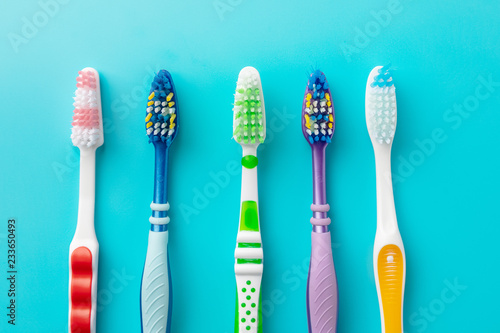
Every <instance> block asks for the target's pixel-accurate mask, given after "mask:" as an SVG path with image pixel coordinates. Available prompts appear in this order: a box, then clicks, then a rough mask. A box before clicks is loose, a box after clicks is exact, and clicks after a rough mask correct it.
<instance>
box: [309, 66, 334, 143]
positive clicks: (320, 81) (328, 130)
mask: <svg viewBox="0 0 500 333" xmlns="http://www.w3.org/2000/svg"><path fill="white" fill-rule="evenodd" d="M334 131H335V112H334V110H333V102H332V94H331V93H330V86H329V85H328V81H327V80H326V77H325V74H323V72H321V71H319V70H315V71H314V72H312V73H311V75H310V76H309V81H307V88H306V92H305V94H304V102H303V103H302V133H303V134H304V137H305V138H306V140H307V142H309V144H310V145H311V146H312V145H318V144H323V145H327V144H328V143H330V142H332V136H333V132H334Z"/></svg>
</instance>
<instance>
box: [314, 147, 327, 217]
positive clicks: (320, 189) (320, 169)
mask: <svg viewBox="0 0 500 333" xmlns="http://www.w3.org/2000/svg"><path fill="white" fill-rule="evenodd" d="M325 148H326V145H322V144H314V145H313V146H312V160H313V204H315V205H325V204H326V179H325ZM324 214H325V215H326V213H324Z"/></svg>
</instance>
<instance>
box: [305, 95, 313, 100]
mask: <svg viewBox="0 0 500 333" xmlns="http://www.w3.org/2000/svg"><path fill="white" fill-rule="evenodd" d="M311 98H312V95H311V93H309V94H307V95H306V99H307V100H308V101H310V100H311Z"/></svg>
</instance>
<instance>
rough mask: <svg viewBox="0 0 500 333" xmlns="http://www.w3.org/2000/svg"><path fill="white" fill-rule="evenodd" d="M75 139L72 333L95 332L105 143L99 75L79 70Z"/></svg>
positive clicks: (70, 302)
mask: <svg viewBox="0 0 500 333" xmlns="http://www.w3.org/2000/svg"><path fill="white" fill-rule="evenodd" d="M76 82H77V83H76V86H77V89H76V92H75V97H74V100H75V102H74V103H73V105H74V107H75V110H74V115H73V123H72V125H73V128H72V134H71V140H72V141H73V145H75V146H77V147H78V148H79V149H80V195H79V198H80V201H79V203H78V223H77V225H76V231H75V235H74V237H73V240H72V241H71V244H70V247H69V265H70V269H69V325H68V332H70V333H87V332H88V333H95V331H96V300H97V268H98V261H99V244H98V243H97V238H96V235H95V229H94V204H95V153H96V149H97V148H98V147H100V146H101V145H102V144H103V143H104V136H103V127H102V109H101V93H100V87H99V74H98V73H97V71H96V70H95V69H93V68H90V67H87V68H85V69H83V70H81V71H79V72H78V77H77V78H76Z"/></svg>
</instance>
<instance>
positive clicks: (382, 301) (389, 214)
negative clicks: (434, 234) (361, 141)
mask: <svg viewBox="0 0 500 333" xmlns="http://www.w3.org/2000/svg"><path fill="white" fill-rule="evenodd" d="M396 119H397V114H396V88H395V87H394V82H393V81H392V76H391V72H390V70H389V66H384V67H382V66H378V67H375V68H374V69H373V70H372V71H371V73H370V76H369V77H368V83H367V85H366V124H367V126H368V133H369V134H370V138H371V140H372V144H373V150H374V151H375V164H376V174H377V176H376V177H377V233H376V236H375V246H374V249H373V268H374V270H375V281H376V284H377V292H378V299H379V306H380V317H381V323H382V333H402V332H403V319H402V318H403V298H404V285H405V271H406V262H405V250H404V248H403V241H402V240H401V235H400V233H399V229H398V222H397V219H396V210H395V208H394V196H393V191H392V180H391V148H392V141H393V138H394V133H395V131H396Z"/></svg>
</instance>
